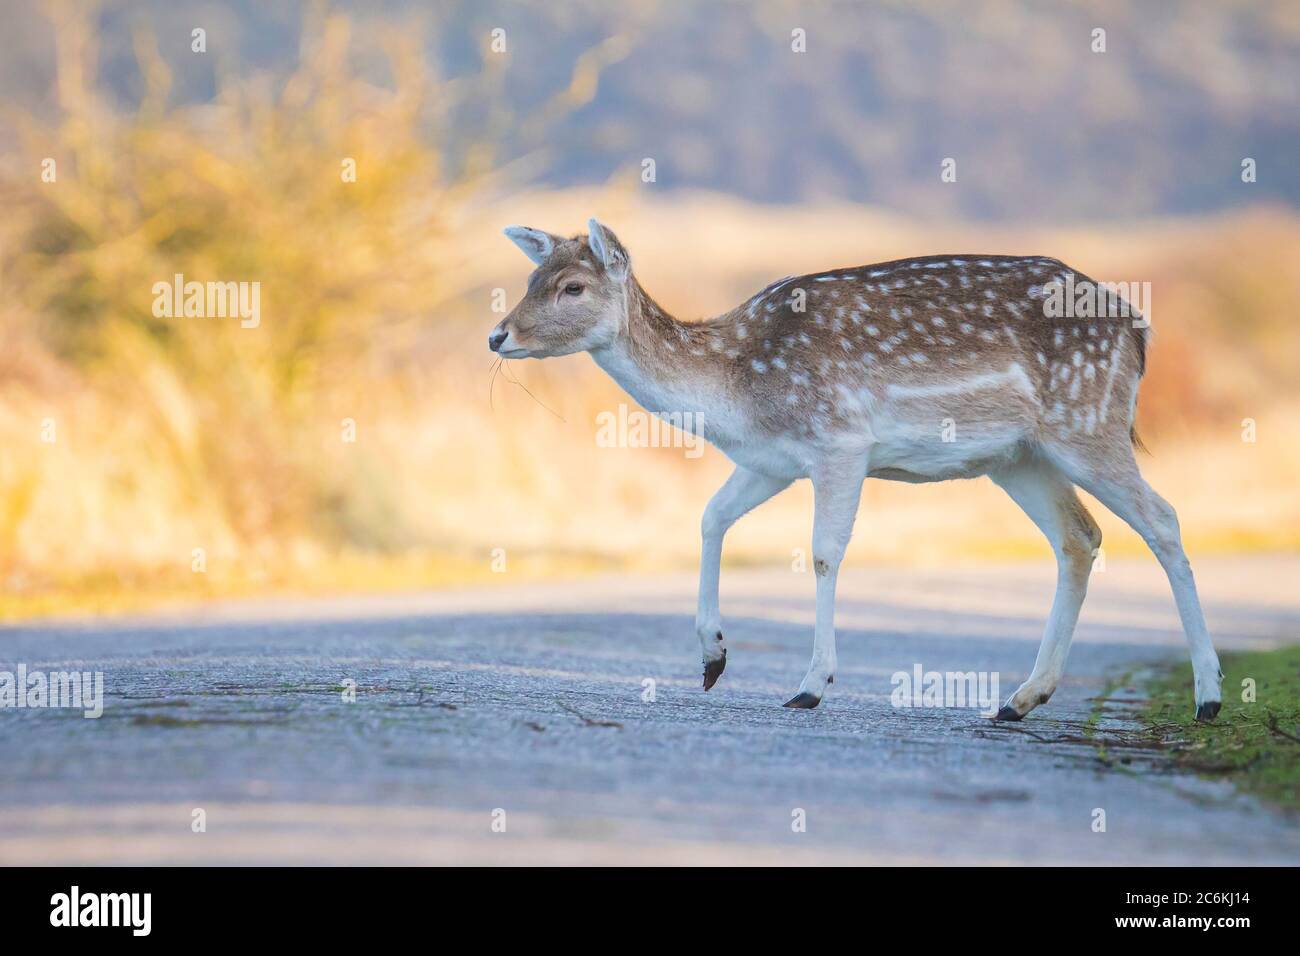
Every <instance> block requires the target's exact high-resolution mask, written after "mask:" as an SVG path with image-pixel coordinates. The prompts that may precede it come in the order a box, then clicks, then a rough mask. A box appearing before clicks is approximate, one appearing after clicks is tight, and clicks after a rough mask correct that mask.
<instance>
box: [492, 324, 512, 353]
mask: <svg viewBox="0 0 1300 956" xmlns="http://www.w3.org/2000/svg"><path fill="white" fill-rule="evenodd" d="M509 334H510V333H509V332H507V331H506V330H505V329H493V330H492V334H491V335H489V336H488V348H490V349H491V350H492V351H493V352H496V351H498V350H499V349H500V348H501V343H502V342H504V341H505V340H506V336H508V335H509Z"/></svg>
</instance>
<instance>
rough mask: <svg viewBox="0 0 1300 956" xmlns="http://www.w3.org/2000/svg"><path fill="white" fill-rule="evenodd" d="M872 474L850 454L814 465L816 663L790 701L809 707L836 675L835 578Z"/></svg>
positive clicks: (788, 705) (814, 653) (791, 705)
mask: <svg viewBox="0 0 1300 956" xmlns="http://www.w3.org/2000/svg"><path fill="white" fill-rule="evenodd" d="M866 477H867V468H866V462H865V460H858V459H854V458H846V459H842V460H837V461H834V462H828V463H826V464H824V465H823V466H821V467H819V468H816V469H814V471H813V475H812V481H813V570H814V571H815V572H816V576H817V621H816V624H815V626H814V631H813V654H812V663H810V664H809V665H808V673H807V674H805V675H804V679H803V681H802V683H800V684H799V692H798V693H797V694H795V695H794V696H793V697H791V698H790V699H789V700H788V701H786V702H785V706H786V707H797V708H802V709H809V708H812V707H816V706H817V705H818V704H820V703H821V700H822V697H823V696H824V695H825V693H826V685H827V684H829V683H831V681H832V680H834V679H835V663H836V661H835V582H836V580H837V579H838V577H839V572H840V562H841V561H842V560H843V559H844V552H845V550H846V549H847V548H848V546H849V537H850V536H851V535H852V534H853V522H854V520H855V519H856V518H857V514H858V502H859V501H860V500H861V499H862V482H863V481H864V480H865V479H866Z"/></svg>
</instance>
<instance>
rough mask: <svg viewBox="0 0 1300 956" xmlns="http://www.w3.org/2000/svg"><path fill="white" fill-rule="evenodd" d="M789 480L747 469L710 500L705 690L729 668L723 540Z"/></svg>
mask: <svg viewBox="0 0 1300 956" xmlns="http://www.w3.org/2000/svg"><path fill="white" fill-rule="evenodd" d="M789 484H790V481H789V480H788V479H784V478H769V477H767V476H766V475H760V474H758V472H754V471H750V470H749V469H747V468H737V469H736V470H735V471H734V472H733V473H732V475H731V477H730V478H728V479H727V481H726V483H725V484H724V485H723V486H722V487H721V488H719V489H718V491H717V493H716V494H715V495H714V496H713V497H712V498H711V499H709V504H708V507H706V508H705V509H704V518H703V520H702V521H701V522H700V537H701V538H702V539H703V541H702V547H701V552H700V603H699V609H698V610H697V611H696V613H695V633H696V635H697V636H698V637H699V639H700V649H701V652H702V654H703V658H704V689H705V690H708V689H709V688H710V687H712V686H713V685H714V684H716V683H717V682H718V678H719V677H721V676H722V670H723V668H725V667H726V666H727V645H726V643H725V641H724V639H723V637H722V612H721V610H720V608H719V607H718V579H719V578H720V577H721V575H722V539H723V538H724V537H725V536H726V534H727V529H729V528H730V527H731V526H732V525H733V524H735V523H736V522H737V521H738V520H739V519H740V518H741V517H742V516H744V515H745V514H747V513H748V512H750V511H752V510H753V509H755V508H757V507H758V506H759V505H761V504H762V503H763V502H764V501H767V499H769V498H771V497H772V496H773V495H775V494H777V493H778V492H780V491H782V490H784V489H785V488H787V487H788V486H789Z"/></svg>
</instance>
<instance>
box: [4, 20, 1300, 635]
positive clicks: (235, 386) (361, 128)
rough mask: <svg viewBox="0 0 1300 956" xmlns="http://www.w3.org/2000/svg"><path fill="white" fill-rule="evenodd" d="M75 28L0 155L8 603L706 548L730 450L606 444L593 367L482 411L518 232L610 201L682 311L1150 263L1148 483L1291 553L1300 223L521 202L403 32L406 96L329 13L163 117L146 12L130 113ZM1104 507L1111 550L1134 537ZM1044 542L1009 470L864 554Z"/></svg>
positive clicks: (470, 571)
mask: <svg viewBox="0 0 1300 956" xmlns="http://www.w3.org/2000/svg"><path fill="white" fill-rule="evenodd" d="M66 9H75V8H66ZM78 24H79V21H78V20H77V19H76V18H75V17H72V18H71V19H70V20H69V21H68V23H67V24H65V27H64V28H62V29H61V30H60V33H59V36H60V38H61V40H60V42H61V47H60V51H59V55H60V68H61V83H60V87H59V89H60V100H61V107H62V114H61V118H60V120H59V121H58V122H56V123H55V124H53V125H45V124H41V123H38V122H36V121H34V120H32V119H31V118H28V117H24V116H22V115H16V114H11V115H10V120H11V122H13V123H14V124H15V127H16V128H17V129H18V130H20V132H21V143H22V145H21V148H20V150H19V152H18V153H17V154H16V155H11V156H6V157H4V158H3V166H2V167H0V168H2V172H0V197H2V199H3V201H4V203H5V206H6V217H5V220H4V222H3V223H0V282H3V285H4V290H5V294H4V295H3V296H0V580H2V581H3V584H4V592H3V595H4V596H3V599H0V615H6V616H15V615H21V614H25V613H32V612H40V613H44V612H50V611H58V610H65V609H71V608H81V607H87V606H89V607H94V608H99V607H118V606H123V605H124V604H134V603H140V602H148V601H154V600H158V599H160V598H163V599H165V598H168V597H172V598H177V597H180V598H191V597H209V596H214V595H225V594H231V593H244V592H247V591H262V590H268V589H276V590H286V589H291V590H298V591H302V590H340V589H358V588H364V589H371V588H379V587H416V586H424V585H434V584H439V583H445V582H447V581H452V580H455V581H465V580H478V579H483V580H492V579H495V578H494V576H493V575H492V572H491V570H490V561H491V555H492V550H493V549H504V552H505V554H506V556H507V563H508V567H509V571H510V574H511V576H512V577H517V576H519V575H527V574H550V573H556V572H559V571H564V572H569V571H579V570H584V569H589V568H609V567H621V568H630V569H635V568H663V567H678V566H685V565H688V564H690V563H691V562H693V560H694V555H695V548H696V534H697V527H698V520H699V515H700V512H701V510H702V508H703V507H704V504H705V502H706V501H707V499H708V497H709V495H710V494H711V493H712V491H713V489H714V488H715V487H716V486H717V485H718V484H720V483H721V481H722V480H723V479H724V478H725V475H726V473H727V470H728V466H727V464H726V462H725V461H724V460H723V459H722V458H721V456H719V455H718V454H717V453H716V452H713V451H712V450H710V451H708V452H706V454H705V455H704V456H703V457H702V458H700V459H698V460H689V459H687V458H685V457H684V456H683V454H682V453H681V451H680V450H671V449H607V448H598V447H597V446H596V442H595V433H596V415H597V414H598V413H599V412H601V411H604V410H612V409H616V408H617V406H618V405H619V403H620V402H626V401H628V400H627V399H626V397H625V396H623V395H622V394H621V393H620V392H619V391H618V389H617V388H616V387H615V386H614V385H613V384H612V383H611V382H609V381H608V380H606V379H605V378H604V377H603V375H602V374H601V373H600V372H599V371H598V370H596V369H595V367H594V366H593V365H592V363H591V362H590V360H589V359H588V358H586V357H582V356H579V357H570V358H565V359H559V360H554V361H550V362H547V363H544V364H540V363H512V364H511V365H510V366H509V371H510V372H512V373H513V374H514V375H516V376H518V377H519V379H520V380H521V381H522V382H524V383H525V384H526V385H527V387H528V389H529V390H531V392H532V393H534V394H535V395H536V396H537V397H538V398H539V399H540V400H541V401H542V402H544V403H545V404H546V405H547V406H549V407H550V408H551V409H553V410H554V414H553V413H552V412H551V411H549V410H547V409H546V408H543V407H542V406H541V405H539V404H538V403H537V402H536V401H534V400H533V399H532V398H530V397H529V396H528V395H527V394H526V393H525V392H524V391H523V390H522V389H521V388H519V387H517V386H516V385H513V384H511V383H509V382H507V381H505V380H504V379H503V378H502V377H498V379H497V380H496V383H495V388H494V393H493V396H492V398H491V401H490V400H489V376H488V369H489V364H490V363H489V355H488V353H487V351H486V348H485V337H486V333H487V331H488V329H489V328H490V327H491V325H492V324H493V323H494V322H495V321H496V319H497V318H498V316H496V315H495V314H494V313H493V312H492V311H491V310H490V306H491V301H492V290H493V289H494V288H498V287H500V288H505V289H506V290H508V292H509V298H510V300H511V301H514V300H515V299H516V298H517V297H518V295H519V294H520V292H521V291H522V288H523V284H524V280H525V277H526V275H527V272H528V268H529V267H528V264H527V262H526V261H525V260H524V259H523V258H522V257H520V256H519V254H518V252H517V251H516V250H515V249H514V248H513V247H512V246H511V245H510V244H509V243H508V242H507V241H506V240H504V239H503V238H502V237H501V236H500V228H501V227H502V226H503V225H505V224H507V223H510V222H524V223H528V224H531V225H536V226H541V227H545V228H548V229H551V230H554V231H566V230H573V231H577V230H579V229H580V228H581V224H582V223H583V222H585V221H586V218H587V217H588V216H589V215H593V214H595V215H598V216H599V217H600V218H601V219H602V220H604V221H607V222H609V223H610V224H611V225H612V226H613V227H614V228H615V229H616V230H618V232H619V234H620V236H621V237H622V238H623V240H624V241H625V242H626V243H627V244H628V246H629V247H630V249H631V250H632V254H633V257H634V261H635V266H636V269H637V272H638V275H639V277H640V279H641V280H642V282H643V283H644V284H645V285H646V286H647V288H648V289H649V290H650V291H651V292H652V293H653V294H654V295H656V296H657V297H658V298H659V299H660V301H661V302H662V304H663V305H664V306H666V307H667V308H669V309H670V310H672V311H674V312H676V313H677V314H679V315H682V316H684V317H689V316H694V315H704V314H710V313H716V312H719V311H721V310H723V309H725V308H727V307H729V306H731V305H733V304H734V303H735V302H737V301H739V300H740V299H741V298H742V297H743V296H745V295H747V294H749V293H751V292H752V291H754V290H756V289H757V288H759V287H761V286H762V285H763V284H765V283H766V282H768V281H770V280H771V279H774V278H777V277H779V276H782V275H786V274H790V273H797V272H803V271H812V270H819V269H824V268H828V267H831V266H834V265H839V264H859V263H863V262H869V261H873V260H881V259H888V258H894V257H898V256H903V255H912V254H926V253H935V252H954V251H980V252H989V253H1000V252H1017V253H1020V252H1024V253H1028V252H1033V253H1043V254H1050V255H1054V256H1058V257H1060V258H1062V259H1065V260H1066V261H1069V262H1071V263H1073V264H1075V265H1077V266H1078V267H1079V268H1081V269H1083V270H1085V271H1086V272H1088V273H1090V274H1092V275H1095V276H1097V277H1099V278H1105V279H1113V280H1139V281H1144V280H1145V281H1151V282H1153V283H1154V284H1155V296H1156V298H1155V309H1154V318H1155V325H1156V338H1155V343H1154V346H1153V349H1152V352H1151V365H1150V373H1149V375H1148V379H1147V381H1146V383H1145V385H1144V386H1143V393H1142V409H1143V411H1142V417H1141V420H1140V421H1141V426H1142V428H1143V430H1144V434H1145V437H1146V439H1147V441H1148V444H1150V445H1151V447H1152V448H1153V449H1154V450H1155V453H1156V454H1155V456H1154V457H1153V458H1152V459H1150V460H1149V462H1148V464H1147V465H1146V467H1147V469H1148V473H1149V475H1150V477H1151V479H1152V481H1153V483H1154V484H1155V485H1156V486H1157V487H1158V488H1160V489H1161V490H1162V492H1164V493H1165V494H1166V496H1167V497H1169V498H1170V499H1171V500H1173V501H1174V502H1175V504H1176V505H1177V506H1178V508H1179V510H1180V513H1181V515H1182V518H1183V524H1184V528H1185V531H1186V534H1187V537H1188V541H1189V544H1190V546H1191V549H1192V550H1193V551H1197V550H1210V549H1243V548H1248V549H1261V548H1280V549H1287V550H1293V549H1295V548H1296V546H1297V544H1300V521H1298V520H1297V518H1298V517H1300V516H1298V514H1297V508H1298V506H1297V499H1296V496H1295V495H1294V488H1295V487H1296V485H1297V483H1298V482H1300V455H1298V453H1297V448H1300V425H1298V424H1297V414H1296V413H1297V412H1298V411H1300V401H1297V396H1296V392H1295V388H1294V382H1293V381H1292V379H1293V378H1294V370H1295V368H1296V367H1297V365H1298V364H1300V334H1297V332H1296V327H1295V321H1294V303H1295V302H1296V301H1297V299H1298V298H1300V274H1298V273H1297V271H1296V270H1295V269H1294V263H1295V262H1296V261H1297V260H1300V218H1297V217H1296V216H1295V215H1294V214H1293V213H1290V212H1287V211H1281V210H1266V209H1258V210H1251V211H1246V212H1243V213H1240V214H1236V215H1229V216H1220V217H1215V218H1207V219H1199V220H1180V221H1159V222H1143V223H1134V224H1111V225H1105V226H1097V227H1094V228H1086V229H1085V228H1060V229H1045V228H1023V227H1022V228H1016V227H997V228H992V227H987V226H982V225H974V224H963V223H946V222H926V221H912V220H906V219H902V218H900V217H898V216H895V215H889V214H885V213H883V212H880V211H878V210H872V209H864V208H860V207H852V206H844V205H839V206H801V207H788V208H778V207H769V206H762V207H760V206H755V205H750V204H745V203H742V202H739V201H736V200H733V199H728V198H726V197H722V196H717V195H704V194H682V193H674V194H667V195H663V194H660V193H658V192H657V191H656V190H655V187H653V186H641V185H640V184H637V185H630V184H628V183H623V182H615V183H611V184H607V185H605V186H602V187H601V188H599V189H590V190H567V191H560V192H549V193H520V192H516V193H514V194H511V195H508V198H501V197H502V196H503V195H505V194H508V193H509V192H510V191H509V190H508V189H505V188H503V185H502V183H503V182H505V180H501V179H498V178H497V174H494V173H493V172H492V165H491V162H490V156H487V155H486V154H484V156H483V157H482V158H481V161H478V160H476V161H475V163H472V164H471V165H470V167H469V170H468V171H467V172H465V173H463V174H462V175H460V176H459V177H458V178H456V179H455V180H454V181H452V180H449V179H448V178H447V176H446V174H445V172H444V168H445V166H446V155H445V150H443V149H442V148H441V147H440V146H439V145H438V144H437V143H435V142H431V141H430V139H429V135H428V133H427V132H426V131H425V130H426V126H425V124H424V123H423V122H422V118H423V117H425V116H426V114H427V112H428V111H429V110H430V109H435V110H436V108H437V106H438V104H430V103H429V102H428V98H429V97H430V96H434V95H435V94H434V93H433V92H431V91H434V90H437V89H438V85H437V84H436V83H433V82H431V79H430V76H431V74H430V71H429V70H428V69H427V67H426V66H425V65H424V64H423V63H422V62H421V61H420V59H419V56H418V54H417V53H416V51H415V49H414V47H413V46H412V45H411V44H410V43H409V42H407V41H406V40H405V39H404V38H403V36H402V35H401V34H400V33H397V32H389V33H383V34H381V35H380V37H379V38H378V40H379V43H380V46H381V47H382V48H383V49H385V50H386V51H387V53H388V55H389V56H390V59H391V63H392V71H391V72H392V76H393V85H392V87H391V88H390V89H376V88H374V87H372V86H369V85H367V84H365V83H363V82H361V81H359V80H357V79H355V78H353V77H352V76H350V74H349V73H348V67H347V62H348V57H347V51H348V50H349V47H350V43H351V42H352V40H351V38H350V34H349V29H350V28H349V25H348V23H347V22H346V21H345V20H342V19H340V18H327V19H324V20H321V21H320V22H319V23H317V24H316V26H315V27H314V28H313V30H314V32H312V33H311V34H310V35H309V36H308V37H307V39H306V41H305V43H304V49H305V51H306V52H305V54H304V60H303V63H302V66H301V68H300V70H299V72H298V73H297V74H296V75H295V76H294V77H293V78H292V79H291V80H290V81H289V83H288V84H287V85H286V86H285V88H284V89H283V90H282V91H280V92H279V93H277V94H275V95H272V94H271V93H269V92H267V91H266V90H265V89H264V88H263V87H261V86H259V85H257V84H239V83H231V84H229V85H226V86H223V88H222V89H221V91H220V93H219V95H218V97H217V98H216V100H215V101H214V102H213V103H211V104H209V105H206V106H203V107H200V108H194V109H187V110H174V109H169V108H168V107H166V105H165V103H166V89H167V83H168V77H167V75H166V70H165V68H164V67H163V66H162V64H161V62H160V61H159V60H158V59H157V57H156V55H154V54H153V53H152V47H151V40H150V39H149V37H148V36H147V35H144V36H141V37H140V38H139V40H138V42H137V51H138V54H139V56H140V57H141V61H142V63H144V64H145V66H146V70H145V74H146V76H147V77H148V79H149V82H150V90H151V92H150V94H149V95H148V96H147V97H146V101H145V105H144V107H143V108H142V109H141V110H140V111H139V112H138V113H136V114H131V115H123V114H119V113H115V112H113V111H112V110H111V109H110V108H109V107H108V106H107V105H106V104H105V103H104V102H103V101H102V100H101V99H99V98H98V97H97V96H96V95H95V94H94V91H93V90H89V89H86V88H84V87H83V86H82V85H81V84H80V81H79V80H78V77H81V76H85V75H86V74H87V72H88V71H87V70H86V69H84V62H83V61H84V60H85V59H86V58H87V57H89V56H90V52H89V49H90V45H91V44H90V40H89V38H88V35H87V33H86V31H85V27H84V23H81V24H80V25H78ZM579 92H581V91H579ZM572 93H573V91H569V93H568V94H565V95H566V96H567V95H570V94H572ZM574 95H576V94H574ZM561 99H563V97H561ZM43 157H53V158H55V159H56V160H57V162H58V179H57V181H56V182H54V183H45V182H42V181H41V180H40V178H39V170H40V162H41V159H42V158H43ZM347 157H351V158H353V159H355V160H356V162H357V168H358V178H357V182H355V183H345V182H343V180H342V178H341V176H340V164H341V161H342V160H343V159H344V158H347ZM488 193H492V194H494V195H495V196H496V197H497V198H496V199H495V200H493V201H489V200H488V199H486V198H484V197H485V196H486V195H487V194H488ZM178 272H179V273H183V274H184V275H185V276H186V277H187V278H193V279H199V280H201V281H202V280H208V279H216V280H223V281H259V282H261V284H262V290H263V292H262V314H263V318H262V324H261V325H260V326H259V327H258V328H256V329H241V328H240V327H239V324H238V321H237V320H229V319H224V320H223V319H197V318H189V319H186V318H176V319H169V318H162V319H159V318H155V317H154V316H153V315H152V311H151V305H152V287H153V284H154V283H155V282H158V281H166V280H168V279H170V277H171V276H173V275H174V274H175V273H178ZM1243 418H1253V419H1255V420H1256V421H1257V423H1258V426H1257V427H1258V441H1257V442H1256V443H1255V444H1246V443H1243V442H1242V441H1241V439H1240V431H1241V420H1242V419H1243ZM345 419H351V420H353V421H354V422H355V423H356V438H357V440H356V441H355V442H347V441H344V440H343V436H344V426H343V422H344V420H345ZM51 426H52V427H53V429H54V435H55V440H54V441H52V442H51V441H47V440H45V439H47V438H48V437H49V429H50V427H51ZM810 511H811V502H810V497H809V493H808V490H807V489H806V488H799V489H796V490H794V491H792V492H791V493H789V494H788V495H786V496H783V497H782V498H781V499H778V500H777V501H775V502H773V503H771V504H770V505H768V506H766V507H765V508H763V509H761V510H760V511H759V512H758V513H756V514H755V515H754V516H752V517H751V518H749V519H747V521H746V522H744V523H742V524H741V525H740V526H738V528H737V529H736V531H735V532H734V533H733V536H732V538H731V539H729V542H728V548H729V549H728V557H729V560H736V561H743V562H751V563H772V564H784V563H787V562H789V561H790V560H792V553H793V551H794V549H797V548H804V547H806V545H807V540H808V536H809V517H810ZM1102 523H1103V527H1104V529H1105V530H1106V531H1107V532H1108V534H1109V538H1108V541H1109V543H1108V547H1109V548H1113V549H1117V550H1119V551H1124V550H1132V549H1134V548H1135V547H1136V539H1135V538H1133V536H1132V535H1131V533H1128V532H1127V531H1126V530H1125V529H1120V528H1117V527H1116V526H1115V524H1114V522H1113V521H1109V520H1107V519H1103V522H1102ZM196 548H202V549H203V550H204V552H205V556H206V571H205V572H204V573H203V574H196V573H194V572H193V571H192V570H191V563H192V560H193V558H192V555H193V551H194V549H196ZM1044 551H1045V546H1044V545H1042V544H1041V543H1040V542H1039V541H1038V539H1037V534H1036V532H1035V531H1034V529H1033V528H1032V527H1031V526H1030V525H1029V524H1028V522H1027V521H1026V520H1025V519H1024V518H1023V517H1022V516H1021V515H1020V514H1019V513H1018V512H1017V511H1016V510H1015V509H1014V507H1013V506H1011V505H1010V504H1009V503H1008V502H1006V501H1005V500H1003V498H1002V496H1001V495H1000V493H999V492H997V491H996V490H995V489H993V488H992V487H991V486H989V485H988V483H987V482H979V483H965V484H961V485H945V486H932V487H924V488H915V487H904V486H890V485H885V484H882V483H872V484H871V485H869V487H868V491H867V493H866V496H865V503H864V508H863V512H862V518H861V521H860V524H859V532H858V535H857V538H856V540H855V543H854V546H853V550H852V552H851V554H850V560H864V559H867V560H871V559H874V560H889V561H900V560H902V561H917V560H942V559H948V558H951V557H953V556H966V557H971V556H974V557H1010V556H1018V555H1028V554H1039V553H1043V552H1044Z"/></svg>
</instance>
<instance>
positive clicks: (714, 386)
mask: <svg viewBox="0 0 1300 956" xmlns="http://www.w3.org/2000/svg"><path fill="white" fill-rule="evenodd" d="M711 324H712V323H708V322H705V323H692V322H681V321H678V320H677V319H675V318H673V316H671V315H670V314H669V313H668V312H666V311H664V310H663V309H662V308H660V307H659V305H658V304H657V303H656V302H655V301H654V299H652V298H651V297H650V295H649V294H648V293H647V292H646V291H645V290H644V289H643V288H641V285H640V283H638V282H637V281H636V278H635V277H634V276H629V277H628V282H627V321H626V323H625V324H624V326H623V328H622V329H621V330H620V332H619V335H618V336H617V337H616V338H615V340H614V341H613V342H612V343H611V344H610V345H609V346H606V347H604V348H601V349H593V350H592V352H591V355H592V358H594V359H595V360H596V364H598V365H599V366H600V367H601V368H603V369H604V370H605V371H606V372H607V373H608V374H609V376H610V377H611V378H612V379H614V381H616V382H617V383H618V384H619V385H620V386H622V388H623V389H624V391H626V392H627V393H628V394H629V395H631V396H632V397H633V398H634V399H636V400H637V402H639V403H640V404H641V405H642V406H643V407H644V408H646V409H647V410H649V411H651V412H681V411H692V412H701V413H705V414H708V413H709V412H711V411H715V410H716V407H717V405H718V403H722V402H725V401H726V396H727V388H726V378H727V376H726V363H727V362H728V361H729V359H728V357H727V356H726V355H724V354H722V353H720V352H718V351H717V350H716V349H714V348H711V347H710V342H711V341H716V339H717V337H716V336H715V335H713V334H712V332H711V329H710V328H709V326H710V325H711Z"/></svg>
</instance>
